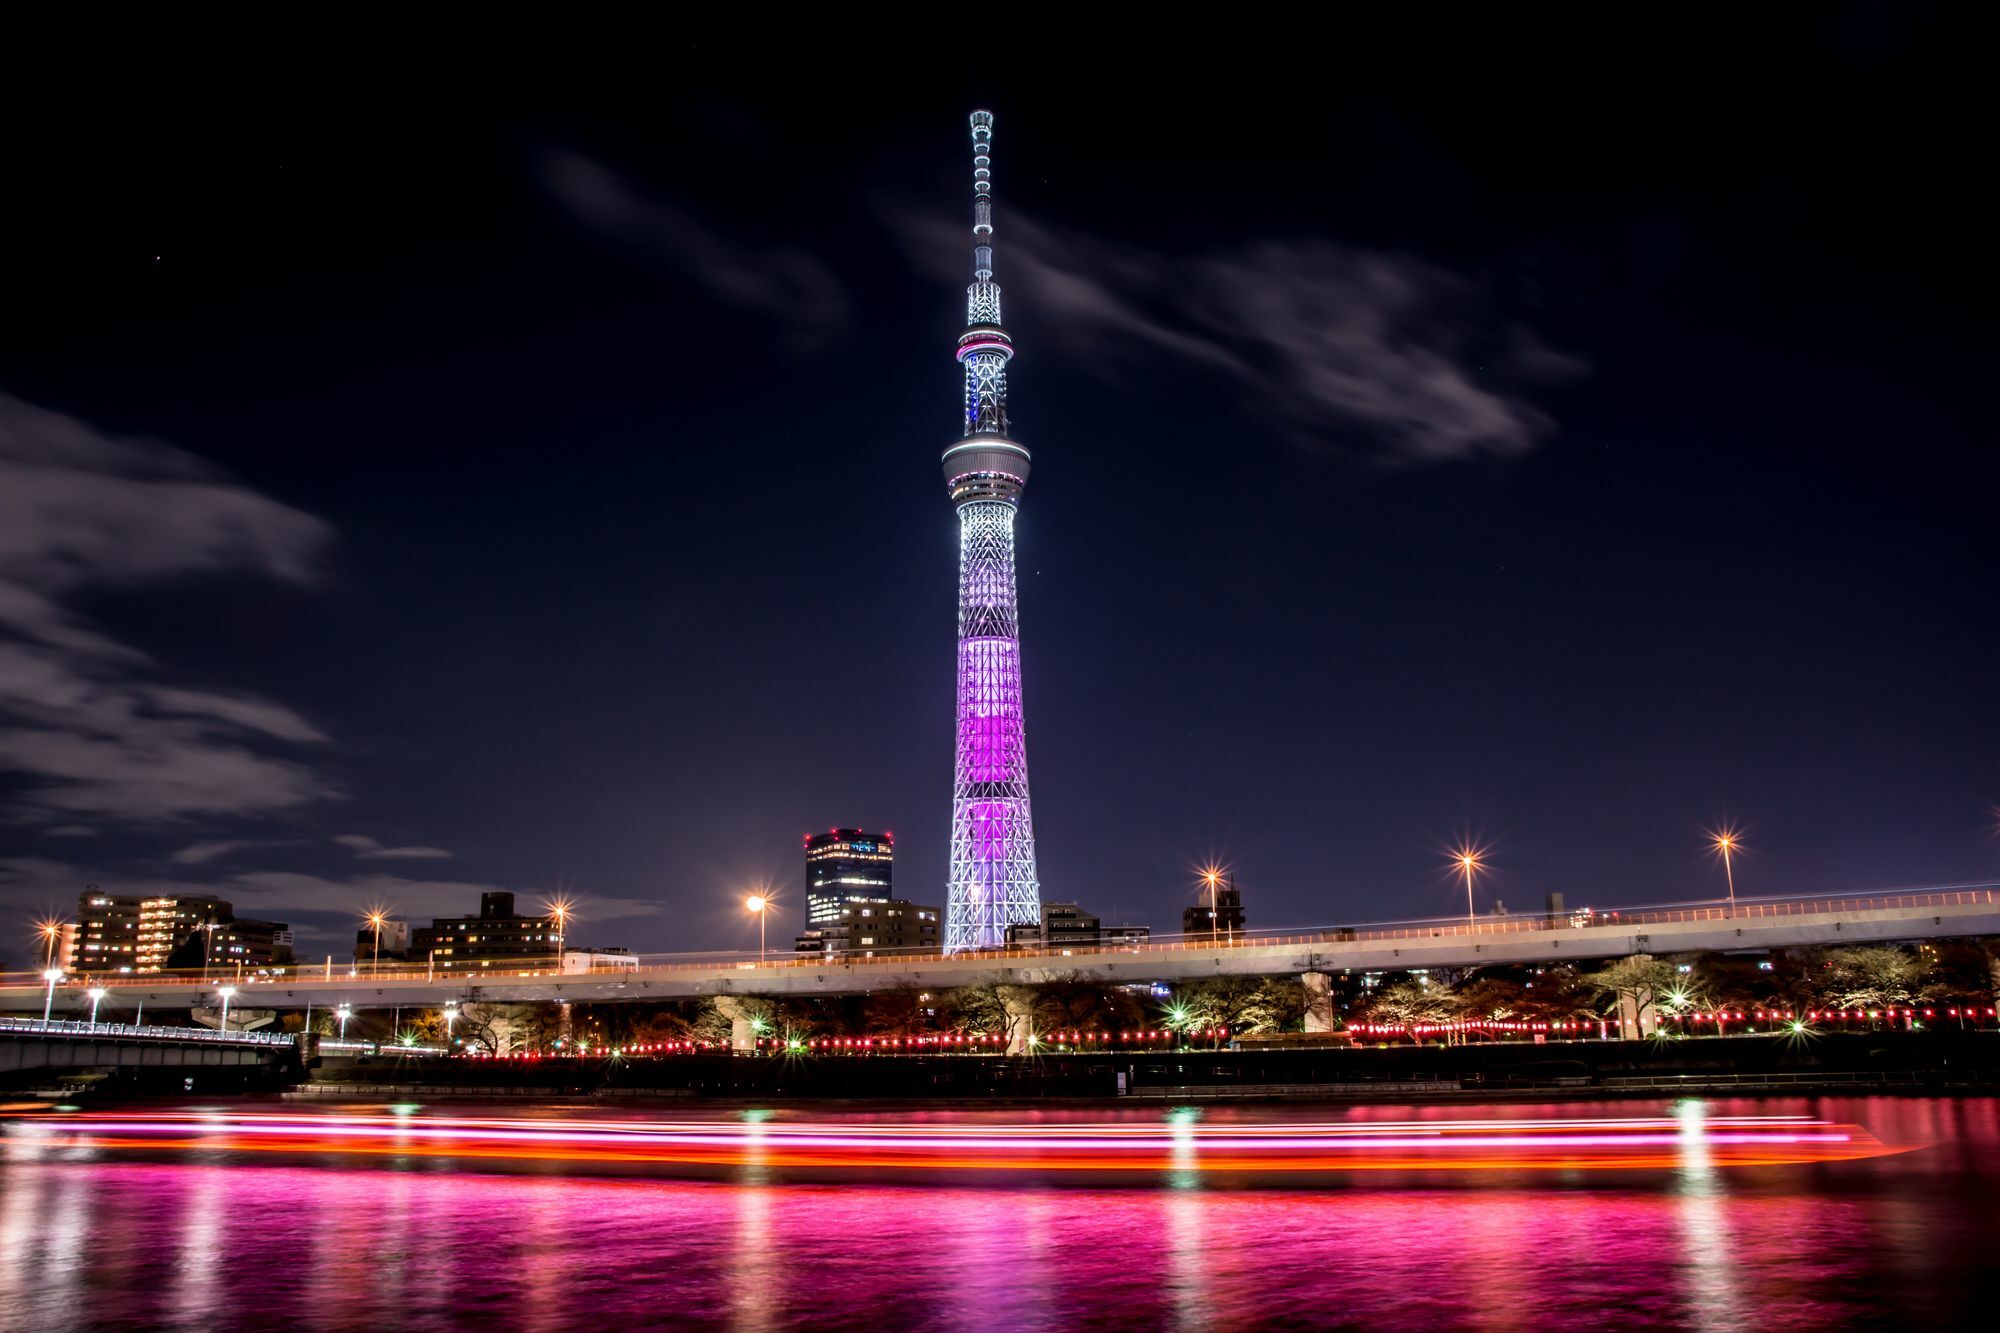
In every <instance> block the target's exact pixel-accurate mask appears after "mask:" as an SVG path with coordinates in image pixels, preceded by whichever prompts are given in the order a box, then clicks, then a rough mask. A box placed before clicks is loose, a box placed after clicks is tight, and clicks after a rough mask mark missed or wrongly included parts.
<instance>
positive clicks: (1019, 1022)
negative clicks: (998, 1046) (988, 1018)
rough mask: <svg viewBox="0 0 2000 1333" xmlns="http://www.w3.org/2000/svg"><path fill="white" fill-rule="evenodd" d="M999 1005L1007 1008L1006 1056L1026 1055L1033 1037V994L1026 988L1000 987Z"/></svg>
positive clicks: (1031, 1044)
mask: <svg viewBox="0 0 2000 1333" xmlns="http://www.w3.org/2000/svg"><path fill="white" fill-rule="evenodd" d="M998 989H999V991H1000V1003H1002V1004H1004V1005H1006V1006H1007V1054H1009V1055H1026V1054H1028V1053H1029V1051H1030V1050H1031V1049H1032V1048H1033V1045H1034V1042H1033V1038H1034V1035H1035V992H1034V991H1033V990H1032V989H1030V988H1029V987H1027V986H1001V987H999V988H998Z"/></svg>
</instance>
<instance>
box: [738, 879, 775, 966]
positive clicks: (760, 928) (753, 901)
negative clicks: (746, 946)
mask: <svg viewBox="0 0 2000 1333" xmlns="http://www.w3.org/2000/svg"><path fill="white" fill-rule="evenodd" d="M743 905H744V906H745V907H747V908H749V909H750V910H751V911H753V912H755V913H756V914H757V966H759V967H762V966H763V965H764V914H765V913H766V912H768V911H769V910H770V908H771V900H770V899H769V898H766V897H765V896H764V895H763V894H761V893H753V894H751V895H750V896H749V897H748V898H745V899H744V900H743Z"/></svg>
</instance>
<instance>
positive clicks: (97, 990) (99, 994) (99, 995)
mask: <svg viewBox="0 0 2000 1333" xmlns="http://www.w3.org/2000/svg"><path fill="white" fill-rule="evenodd" d="M110 993H111V992H110V991H108V990H106V989H104V987H102V986H92V987H91V988H90V1025H91V1026H92V1027H96V1026H97V1006H98V1005H100V1004H103V1003H104V997H105V996H107V995H109V994H110Z"/></svg>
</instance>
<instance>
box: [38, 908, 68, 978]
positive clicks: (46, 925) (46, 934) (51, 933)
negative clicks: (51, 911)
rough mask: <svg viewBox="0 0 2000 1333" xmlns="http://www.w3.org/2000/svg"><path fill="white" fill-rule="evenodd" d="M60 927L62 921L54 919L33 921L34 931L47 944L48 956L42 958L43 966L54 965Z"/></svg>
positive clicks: (60, 935) (60, 933) (59, 937)
mask: <svg viewBox="0 0 2000 1333" xmlns="http://www.w3.org/2000/svg"><path fill="white" fill-rule="evenodd" d="M62 928H63V923H62V922H60V921H55V920H49V921H37V922H36V923H35V930H36V933H38V934H39V935H40V936H41V937H42V940H43V942H44V943H46V944H47V945H48V956H47V957H46V958H44V959H43V960H42V966H43V967H54V966H55V965H56V944H57V942H58V941H60V940H61V939H62Z"/></svg>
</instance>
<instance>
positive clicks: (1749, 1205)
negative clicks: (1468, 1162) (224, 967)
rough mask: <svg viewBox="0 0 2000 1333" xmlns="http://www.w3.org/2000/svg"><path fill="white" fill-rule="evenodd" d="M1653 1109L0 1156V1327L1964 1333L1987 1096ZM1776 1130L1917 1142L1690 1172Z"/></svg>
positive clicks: (1985, 1244)
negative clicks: (776, 1144)
mask: <svg viewBox="0 0 2000 1333" xmlns="http://www.w3.org/2000/svg"><path fill="white" fill-rule="evenodd" d="M1653 1110H1654V1112H1656V1113H1660V1114H1672V1115H1674V1116H1676V1117H1677V1118H1678V1119H1677V1123H1678V1124H1679V1125H1680V1133H1681V1134H1682V1136H1683V1139H1684V1142H1683V1145H1682V1148H1683V1151H1682V1156H1681V1161H1680V1164H1679V1165H1678V1166H1677V1167H1675V1168H1673V1169H1672V1170H1670V1171H1666V1172H1655V1173H1650V1174H1648V1173H1631V1174H1627V1175H1612V1174H1606V1173H1604V1172H1576V1173H1572V1174H1568V1175H1565V1174H1563V1173H1559V1172H1550V1171H1547V1170H1543V1171H1536V1172H1527V1171H1522V1172H1512V1173H1508V1172H1494V1173H1475V1174H1468V1173H1462V1172H1461V1173H1456V1174H1452V1173H1444V1172H1425V1171H1421V1170H1413V1171H1411V1172H1409V1173H1407V1174H1403V1175H1397V1176H1371V1177H1369V1178H1367V1179H1365V1180H1361V1181H1358V1182H1357V1181H1356V1180H1354V1179H1352V1178H1350V1179H1346V1180H1342V1181H1336V1182H1334V1183H1332V1184H1330V1185H1326V1186H1323V1187H1318V1188H1312V1189H1300V1188H1295V1187H1287V1188H1259V1189H1238V1188H1233V1187H1230V1183H1229V1182H1227V1181H1224V1180H1218V1179H1217V1178H1215V1177H1214V1176H1212V1175H1209V1174H1205V1173H1202V1172H1200V1171H1197V1170H1194V1169H1193V1168H1192V1166H1191V1165H1190V1164H1185V1163H1179V1162H1176V1163H1175V1164H1174V1166H1175V1169H1176V1170H1178V1169H1179V1168H1181V1167H1182V1166H1187V1171H1186V1174H1185V1178H1180V1179H1176V1178H1174V1177H1173V1175H1172V1173H1170V1174H1169V1178H1168V1179H1166V1181H1165V1186H1166V1187H1159V1188H1099V1187H1077V1186H1069V1187H1064V1186H1062V1185H1059V1184H1058V1185H1051V1184H1048V1183H1038V1184H1034V1185H1029V1186H1021V1187H1006V1186H991V1185H981V1186H979V1187H967V1186H943V1187H929V1188H927V1187H920V1186H902V1185H890V1184H885V1183H883V1181H882V1180H880V1179H870V1178H868V1177H866V1176H859V1175H858V1176H856V1177H855V1178H853V1179H850V1180H848V1181H846V1182H844V1183H826V1184H797V1183H773V1182H771V1181H769V1180H755V1179H752V1180H736V1181H722V1180H718V1181H712V1182H707V1183H701V1182H667V1181H659V1180H654V1179H649V1178H621V1179H574V1178H566V1177H563V1176H561V1175H558V1174H552V1173H551V1174H538V1172H542V1171H544V1170H546V1168H543V1167H540V1166H531V1167H523V1168H519V1170H521V1171H524V1172H526V1174H519V1173H517V1174H479V1173H476V1172H472V1171H467V1170H460V1169H454V1168H453V1167H452V1166H451V1165H450V1164H448V1163H443V1162H440V1161H438V1160H435V1159H430V1158H419V1157H412V1158H409V1159H406V1160H401V1161H398V1160H395V1159H387V1160H383V1161H381V1162H380V1163H378V1164H375V1165H369V1166H360V1167H356V1166H352V1165H350V1164H348V1159H340V1158H329V1159H328V1163H329V1164H327V1165H324V1166H307V1165H273V1164H272V1159H270V1158H268V1157H259V1156H256V1155H242V1156H228V1155H218V1154H210V1153H203V1154H201V1155H199V1156H197V1157H192V1158H187V1159H185V1160H184V1161H182V1162H174V1163H166V1162H149V1161H138V1160H132V1159H130V1158H123V1157H105V1156H102V1155H98V1156H95V1157H92V1156H89V1155H87V1154H78V1153H76V1152H73V1151H62V1150H59V1151H54V1152H48V1151H43V1150H36V1151H32V1152H27V1151H23V1152H14V1151H10V1153H9V1160H8V1161H7V1162H6V1163H5V1164H4V1165H0V1245H4V1247H5V1250H4V1252H5V1253H6V1254H7V1256H8V1258H9V1262H8V1263H6V1264H4V1265H0V1327H5V1328H23V1329H26V1328H33V1329H37V1330H42V1329H48V1330H67V1329H84V1328H98V1327H117V1326H126V1327H146V1328H153V1327H158V1328H169V1329H187V1330H197V1329H199V1330H208V1329H215V1328H222V1327H229V1326H232V1325H243V1324H257V1325H269V1326H275V1325H281V1324H282V1325H287V1326H291V1327H297V1328H305V1329H337V1330H346V1329H356V1330H360V1329H379V1328H383V1327H399V1328H410V1329H431V1328H457V1327H478V1328H481V1329H483V1330H495V1331H497V1330H502V1329H514V1328H521V1329H532V1330H558V1329H566V1328H577V1327H599V1328H601V1327H619V1326H628V1327H653V1326H661V1325H669V1324H670V1325H673V1326H676V1327H683V1328H714V1329H746V1330H748V1329H765V1328H781V1327H801V1326H810V1327H814V1328H830V1329H855V1330H864V1329H865V1330H875V1329H901V1328H919V1329H939V1330H956V1329H964V1330H980V1331H982V1333H983V1331H984V1330H991V1329H1015V1328H1022V1329H1070V1328H1123V1327H1168V1328H1175V1329H1185V1330H1200V1329H1210V1328H1216V1329H1225V1328H1226V1329H1234V1328H1258V1327H1271V1328H1305V1327H1325V1326H1328V1325H1335V1324H1351V1325H1359V1326H1377V1327H1379V1326H1389V1325H1393V1326H1396V1327H1399V1328H1439V1329H1443V1328H1464V1327H1471V1326H1478V1327H1487V1328H1499V1329H1544V1328H1578V1329H1582V1328H1592V1329H1594V1328H1601V1327H1605V1326H1617V1327H1623V1328H1644V1327H1702V1328H1721V1327H1734V1328H1744V1327H1759V1328H1765V1329H1784V1328H1804V1327H1825V1326H1828V1325H1836V1324H1850V1325H1851V1324H1884V1323H1893V1324H1912V1323H1923V1322H1932V1323H1942V1324H1951V1323H1959V1322H1964V1319H1965V1315H1966V1312H1967V1311H1968V1310H1969V1309H1971V1308H1973V1305H1972V1303H1973V1301H1974V1299H1975V1297H1976V1296H1977V1295H1978V1294H1979V1293H1980V1291H1981V1283H1982V1280H1983V1277H1984V1273H1983V1267H1984V1264H1985V1256H1986V1253H1987V1251H1988V1249H1989V1247H1990V1244H1991V1231H1990V1228H1989V1226H1988V1225H1987V1222H1986V1219H1987V1217H1988V1215H1989V1214H1988V1209H1989V1204H1988V1200H1989V1198H1990V1197H1991V1194H1992V1191H1993V1190H1994V1188H1995V1187H1996V1185H2000V1105H1996V1104H1995V1103H1993V1102H1943V1101H1939V1102H1921V1101H1903V1100H1890V1099H1885V1100H1881V1101H1869V1102H1850V1103H1815V1104H1812V1105H1810V1106H1807V1105H1805V1104H1798V1105H1794V1106H1790V1107H1782V1106H1777V1105H1774V1104H1771V1103H1762V1104H1757V1103H1744V1104H1738V1105H1727V1104H1710V1105H1707V1106H1701V1105H1699V1104H1692V1103H1690V1104H1687V1105H1685V1106H1683V1107H1682V1108H1678V1109H1675V1110H1672V1111H1671V1112H1670V1111H1669V1108H1666V1107H1656V1108H1653ZM1440 1111H1441V1112H1442V1114H1441V1115H1440V1114H1439V1112H1440ZM1784 1112H1795V1113H1810V1114H1812V1115H1814V1116H1817V1117H1820V1118H1823V1119H1828V1120H1835V1121H1851V1122H1857V1123H1860V1124H1863V1125H1866V1126H1868V1127H1870V1128H1872V1129H1874V1130H1875V1131H1876V1132H1877V1133H1878V1134H1880V1135H1881V1137H1883V1138H1884V1139H1885V1140H1888V1141H1890V1142H1893V1143H1898V1144H1908V1143H1919V1142H1926V1141H1933V1140H1934V1141H1936V1142H1937V1144H1938V1146H1937V1147H1936V1148H1932V1149H1927V1150H1925V1151H1922V1152H1915V1153H1908V1154H1903V1155H1900V1156H1893V1157H1884V1158H1877V1159H1873V1160H1866V1161H1845V1162H1833V1163H1823V1164H1816V1165H1803V1166H1758V1167H1748V1168H1726V1167H1718V1166H1717V1165H1716V1164H1715V1162H1714V1160H1713V1154H1712V1152H1711V1150H1710V1147H1709V1143H1708V1136H1707V1135H1706V1134H1705V1133H1704V1132H1702V1130H1703V1127H1704V1126H1706V1125H1709V1124H1712V1123H1713V1122H1714V1121H1715V1120H1716V1119H1718V1118H1721V1117H1725V1116H1742V1115H1760V1114H1777V1113H1784ZM1563 1113H1564V1108H1548V1107H1541V1108H1535V1107H1521V1108H1478V1109H1473V1108H1448V1109H1446V1108H1432V1109H1431V1111H1429V1112H1426V1113H1423V1114H1424V1116H1425V1117H1426V1118H1431V1117H1436V1118H1439V1119H1442V1120H1451V1119H1454V1118H1458V1119H1464V1118H1472V1117H1513V1116H1519V1117H1522V1118H1527V1117H1533V1116H1543V1117H1548V1116H1553V1115H1560V1114H1563ZM1619 1113H1620V1114H1642V1113H1644V1112H1642V1111H1641V1110H1640V1109H1638V1108H1633V1107H1627V1108H1620V1112H1619ZM1227 1114H1228V1113H1226V1112H1212V1113H1211V1114H1210V1117H1209V1118H1210V1119H1211V1120H1213V1119H1216V1118H1226V1116H1227ZM1321 1114H1325V1113H1321ZM1415 1114H1417V1113H1415V1112H1412V1111H1411V1110H1409V1109H1407V1108H1397V1109H1393V1110H1392V1111H1390V1112H1381V1111H1357V1112H1354V1113H1353V1114H1352V1118H1353V1119H1354V1120H1355V1121H1356V1122H1357V1123H1364V1124H1366V1123H1373V1122H1374V1121H1371V1117H1376V1118H1378V1119H1382V1120H1387V1119H1400V1120H1408V1119H1410V1118H1411V1116H1412V1115H1415ZM945 1123H951V1122H950V1121H949V1120H948V1119H947V1120H946V1121H945ZM1187 1151H1188V1152H1190V1153H1192V1152H1194V1151H1196V1149H1195V1146H1194V1144H1193V1142H1192V1140H1190V1142H1189V1143H1188V1144H1187ZM758 1169H761V1168H758Z"/></svg>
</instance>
